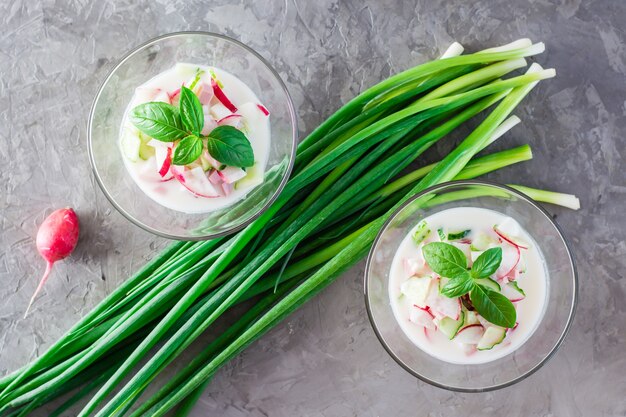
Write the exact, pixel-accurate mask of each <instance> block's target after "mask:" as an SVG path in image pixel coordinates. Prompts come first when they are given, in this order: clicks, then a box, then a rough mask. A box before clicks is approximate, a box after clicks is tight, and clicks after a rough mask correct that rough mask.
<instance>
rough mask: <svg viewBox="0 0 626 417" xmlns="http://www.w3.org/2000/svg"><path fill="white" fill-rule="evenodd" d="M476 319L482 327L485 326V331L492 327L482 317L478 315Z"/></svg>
mask: <svg viewBox="0 0 626 417" xmlns="http://www.w3.org/2000/svg"><path fill="white" fill-rule="evenodd" d="M476 318H477V319H478V322H479V323H480V325H481V326H483V327H484V328H485V329H486V328H487V327H489V326H492V324H491V322H489V321H487V319H486V318H484V317H483V316H481V315H480V314H477V315H476Z"/></svg>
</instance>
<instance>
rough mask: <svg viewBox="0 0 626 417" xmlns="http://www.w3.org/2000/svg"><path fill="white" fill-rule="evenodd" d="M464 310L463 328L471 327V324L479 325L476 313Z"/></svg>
mask: <svg viewBox="0 0 626 417" xmlns="http://www.w3.org/2000/svg"><path fill="white" fill-rule="evenodd" d="M463 310H464V316H465V322H464V323H463V327H467V326H471V325H472V324H480V321H479V320H478V313H476V312H475V311H470V310H465V309H463Z"/></svg>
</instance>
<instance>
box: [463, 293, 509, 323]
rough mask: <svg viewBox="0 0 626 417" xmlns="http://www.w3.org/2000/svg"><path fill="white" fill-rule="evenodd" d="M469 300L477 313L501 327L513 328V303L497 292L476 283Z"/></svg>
mask: <svg viewBox="0 0 626 417" xmlns="http://www.w3.org/2000/svg"><path fill="white" fill-rule="evenodd" d="M470 300H471V301H472V304H473V305H474V308H475V309H476V311H478V314H480V315H481V316H483V317H484V318H485V319H486V320H487V321H489V322H491V323H493V324H495V325H497V326H501V327H508V328H513V327H514V326H515V320H516V319H517V314H516V312H515V307H514V306H513V303H512V302H511V301H510V300H509V299H508V298H506V297H505V296H504V295H502V294H500V293H499V292H496V291H493V290H491V289H489V288H487V287H483V286H481V285H476V286H474V288H473V289H472V291H471V292H470Z"/></svg>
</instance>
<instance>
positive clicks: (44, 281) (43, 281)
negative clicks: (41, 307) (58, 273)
mask: <svg viewBox="0 0 626 417" xmlns="http://www.w3.org/2000/svg"><path fill="white" fill-rule="evenodd" d="M50 271H52V262H50V261H48V263H47V264H46V271H45V272H44V273H43V277H41V280H39V285H37V289H36V290H35V293H34V294H33V296H32V297H31V298H30V302H29V303H28V307H26V312H25V313H24V318H26V316H28V312H29V311H30V307H31V306H32V305H33V301H35V298H37V294H39V292H40V291H41V289H42V288H43V286H44V285H45V283H46V281H47V280H48V275H50Z"/></svg>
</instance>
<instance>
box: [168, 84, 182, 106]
mask: <svg viewBox="0 0 626 417" xmlns="http://www.w3.org/2000/svg"><path fill="white" fill-rule="evenodd" d="M167 96H168V97H169V99H170V104H171V105H174V106H176V105H178V101H179V99H180V88H177V89H176V90H174V91H172V92H171V93H167Z"/></svg>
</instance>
